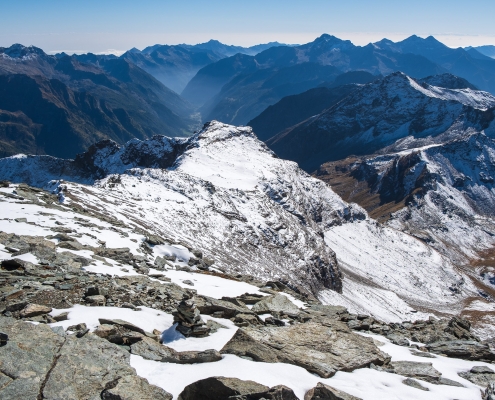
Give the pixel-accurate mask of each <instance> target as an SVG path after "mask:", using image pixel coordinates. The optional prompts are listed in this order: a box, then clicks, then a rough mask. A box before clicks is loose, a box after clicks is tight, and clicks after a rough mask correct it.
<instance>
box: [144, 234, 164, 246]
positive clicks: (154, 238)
mask: <svg viewBox="0 0 495 400" xmlns="http://www.w3.org/2000/svg"><path fill="white" fill-rule="evenodd" d="M146 242H147V243H149V244H151V245H160V244H165V239H163V238H161V237H160V236H158V235H148V236H147V237H146Z"/></svg>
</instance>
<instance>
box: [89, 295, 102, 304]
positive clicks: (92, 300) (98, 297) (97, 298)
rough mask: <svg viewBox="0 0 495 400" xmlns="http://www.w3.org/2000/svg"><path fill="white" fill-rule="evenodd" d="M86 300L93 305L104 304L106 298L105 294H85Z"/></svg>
mask: <svg viewBox="0 0 495 400" xmlns="http://www.w3.org/2000/svg"><path fill="white" fill-rule="evenodd" d="M86 301H87V302H88V303H90V304H94V305H97V306H98V305H102V306H104V305H105V302H106V299H105V296H102V295H96V296H87V297H86Z"/></svg>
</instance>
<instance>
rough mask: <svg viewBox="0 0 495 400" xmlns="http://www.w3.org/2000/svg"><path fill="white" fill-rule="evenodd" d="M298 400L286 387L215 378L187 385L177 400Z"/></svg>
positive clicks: (220, 377)
mask: <svg viewBox="0 0 495 400" xmlns="http://www.w3.org/2000/svg"><path fill="white" fill-rule="evenodd" d="M260 399H266V400H270V399H272V400H298V398H297V397H296V395H295V394H294V392H293V391H292V389H289V388H288V387H286V386H282V385H280V386H275V387H273V388H268V386H265V385H261V384H259V383H256V382H253V381H243V380H240V379H237V378H225V377H222V376H216V377H211V378H206V379H202V380H199V381H196V382H194V383H191V384H190V385H187V386H186V387H185V388H184V390H183V391H182V393H181V394H179V397H178V400H260Z"/></svg>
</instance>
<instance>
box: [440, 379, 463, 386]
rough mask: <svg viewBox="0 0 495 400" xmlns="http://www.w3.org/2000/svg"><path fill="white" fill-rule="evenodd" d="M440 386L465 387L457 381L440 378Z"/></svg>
mask: <svg viewBox="0 0 495 400" xmlns="http://www.w3.org/2000/svg"><path fill="white" fill-rule="evenodd" d="M438 384H439V385H447V386H456V387H465V386H464V385H463V384H462V383H459V382H457V381H453V380H452V379H448V378H443V377H440V378H439V379H438Z"/></svg>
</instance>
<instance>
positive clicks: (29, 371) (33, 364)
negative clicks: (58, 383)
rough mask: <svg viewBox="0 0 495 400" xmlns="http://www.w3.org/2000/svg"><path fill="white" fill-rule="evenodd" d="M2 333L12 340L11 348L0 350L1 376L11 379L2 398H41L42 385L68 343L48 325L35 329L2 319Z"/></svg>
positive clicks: (4, 389)
mask: <svg viewBox="0 0 495 400" xmlns="http://www.w3.org/2000/svg"><path fill="white" fill-rule="evenodd" d="M0 330H1V331H2V332H4V333H5V334H7V335H8V336H9V340H8V342H7V344H6V345H5V346H2V347H1V349H0V372H1V373H2V374H3V375H5V376H7V377H9V379H11V381H10V383H9V384H8V385H6V386H4V387H3V389H2V390H0V398H1V399H2V400H18V399H36V398H38V395H39V392H40V388H41V385H42V383H43V382H44V380H45V377H46V375H47V374H48V372H49V371H50V368H51V367H52V365H53V363H54V361H55V356H56V354H57V353H58V351H59V350H60V348H61V347H62V345H63V344H64V342H65V339H64V338H62V337H61V336H59V335H57V334H56V333H55V332H53V331H52V330H51V329H50V327H49V326H47V325H43V324H41V325H33V324H30V323H28V322H23V321H16V320H15V319H13V318H6V317H0ZM3 381H5V378H4V379H3Z"/></svg>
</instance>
